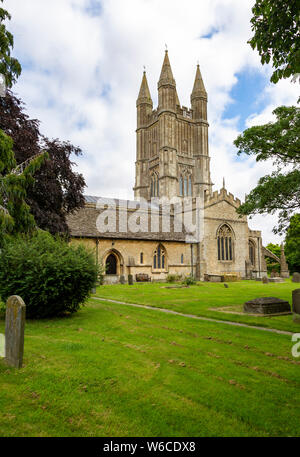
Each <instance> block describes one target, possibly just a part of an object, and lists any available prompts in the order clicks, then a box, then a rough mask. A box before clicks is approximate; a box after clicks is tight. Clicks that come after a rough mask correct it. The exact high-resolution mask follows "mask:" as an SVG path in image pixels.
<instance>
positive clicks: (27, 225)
mask: <svg viewBox="0 0 300 457" xmlns="http://www.w3.org/2000/svg"><path fill="white" fill-rule="evenodd" d="M44 159H45V155H44V154H43V155H40V156H39V157H37V158H35V159H33V160H32V161H31V162H30V163H29V164H28V166H26V168H25V169H24V171H23V172H22V173H21V172H18V173H17V172H15V171H14V168H15V167H16V161H15V157H14V153H13V141H12V139H11V138H10V137H9V136H7V135H6V134H5V133H4V132H3V131H2V130H0V245H2V243H3V238H4V236H5V234H16V233H29V232H31V231H32V230H33V229H34V228H35V221H34V217H33V216H32V214H31V213H30V208H29V206H28V205H27V204H26V202H25V197H26V189H27V188H28V186H29V185H32V183H33V181H34V179H33V175H34V173H35V172H36V170H37V169H38V168H39V167H40V166H41V164H42V162H43V160H44Z"/></svg>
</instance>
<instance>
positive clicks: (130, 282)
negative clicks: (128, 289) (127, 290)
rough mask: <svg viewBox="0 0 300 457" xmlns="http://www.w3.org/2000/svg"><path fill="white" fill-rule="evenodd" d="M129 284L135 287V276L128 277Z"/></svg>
mask: <svg viewBox="0 0 300 457" xmlns="http://www.w3.org/2000/svg"><path fill="white" fill-rule="evenodd" d="M128 284H129V286H132V285H133V275H128Z"/></svg>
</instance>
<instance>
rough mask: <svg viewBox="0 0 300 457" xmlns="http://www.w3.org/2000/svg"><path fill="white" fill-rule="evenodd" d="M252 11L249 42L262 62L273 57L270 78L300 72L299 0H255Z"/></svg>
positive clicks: (274, 79)
mask: <svg viewBox="0 0 300 457" xmlns="http://www.w3.org/2000/svg"><path fill="white" fill-rule="evenodd" d="M252 13H253V17H252V19H251V25H252V27H251V28H252V31H253V32H254V35H253V37H252V38H251V39H250V40H249V43H250V45H251V47H252V49H255V48H256V49H257V50H258V53H259V55H260V57H261V63H262V64H265V63H269V62H270V60H271V59H272V66H273V68H275V71H274V72H273V74H272V76H271V82H273V83H277V82H278V80H279V79H281V78H289V77H290V76H292V75H295V74H297V73H300V8H299V0H256V3H255V5H254V7H253V8H252Z"/></svg>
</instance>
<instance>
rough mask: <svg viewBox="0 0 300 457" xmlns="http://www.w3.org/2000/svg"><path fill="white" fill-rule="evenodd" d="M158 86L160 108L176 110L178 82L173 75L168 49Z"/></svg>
mask: <svg viewBox="0 0 300 457" xmlns="http://www.w3.org/2000/svg"><path fill="white" fill-rule="evenodd" d="M157 88H158V109H159V110H170V111H175V110H176V105H177V103H178V102H179V100H178V95H177V91H176V83H175V79H174V77H173V73H172V68H171V64H170V60H169V55H168V51H167V50H166V51H165V57H164V61H163V65H162V69H161V73H160V78H159V81H158V84H157Z"/></svg>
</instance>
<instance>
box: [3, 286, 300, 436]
mask: <svg viewBox="0 0 300 457" xmlns="http://www.w3.org/2000/svg"><path fill="white" fill-rule="evenodd" d="M159 287H160V286H159V285H154V286H151V285H150V286H145V287H144V286H133V287H132V288H131V291H130V292H129V294H131V295H128V296H127V299H128V300H133V301H139V302H141V301H146V302H150V303H152V304H156V305H159V304H161V303H162V304H163V305H164V306H167V305H168V306H172V304H173V303H177V305H176V306H177V308H176V309H177V310H178V309H179V308H180V309H182V310H185V311H187V310H189V311H190V309H189V308H192V309H193V311H194V310H195V309H199V310H201V306H202V305H201V302H200V301H199V298H197V294H200V293H201V291H202V290H203V291H204V290H206V288H207V286H206V285H205V287H202V288H201V286H198V287H197V286H195V288H191V289H188V290H185V293H188V294H189V295H188V296H189V297H190V298H191V299H192V297H193V301H192V302H190V300H189V299H188V300H187V302H186V303H187V304H186V305H185V304H184V301H183V295H181V291H180V293H179V291H176V292H175V294H176V295H175V297H174V296H173V295H172V297H171V298H168V297H167V295H166V291H167V289H160V288H159ZM210 287H211V290H216V291H217V290H218V289H217V285H211V284H210V285H209V286H208V288H210ZM220 287H221V286H220ZM235 287H237V288H238V287H244V288H246V290H248V291H249V290H251V289H250V285H247V284H242V285H239V284H234V285H231V284H230V289H229V290H230V291H232V290H233V289H234V288H235ZM284 287H286V290H285V289H284V293H283V295H284V294H285V293H288V290H289V291H290V290H291V285H290V284H289V285H287V286H285V285H284ZM247 288H248V289H247ZM151 289H152V290H153V291H154V292H153V301H151V299H150V295H149V294H148V291H150V290H151ZM99 290H101V291H102V292H103V293H104V291H105V293H107V295H110V296H113V297H114V298H122V299H124V295H125V291H126V290H128V288H127V287H126V286H123V288H121V287H118V286H116V287H114V288H109V287H105V288H101V289H99ZM276 290H277V289H276ZM278 290H279V288H278ZM109 291H110V294H109ZM137 291H139V294H137ZM168 293H169V294H170V295H171V293H173V291H172V290H171V291H170V290H169V292H168ZM226 293H227V290H224V291H223V290H222V291H221V292H220V294H219V298H218V300H217V301H214V302H213V305H214V306H216V305H218V304H219V306H221V304H222V305H223V304H224V303H221V297H222V296H224V297H225V296H226ZM252 293H253V294H254V292H253V291H252ZM121 294H122V297H120V295H121ZM207 296H209V294H207ZM216 296H217V297H218V294H216ZM176 297H177V298H176ZM236 297H238V293H236ZM138 298H139V299H138ZM173 299H174V300H175V301H174V302H173ZM160 300H161V301H160ZM197 300H198V301H197ZM229 302H230V300H229V301H227V302H226V303H229ZM211 304H212V303H210V304H206V305H203V307H204V306H207V307H208V306H211ZM218 316H219V314H218ZM0 332H4V321H3V320H2V321H0ZM291 347H292V342H291V338H290V336H288V335H281V334H276V333H270V332H264V331H260V330H255V329H248V328H239V327H231V326H228V325H225V324H217V323H214V322H206V321H197V320H194V319H190V318H185V317H181V316H176V315H167V314H164V313H158V312H156V311H152V310H146V309H138V308H133V307H130V306H126V305H117V304H113V303H109V302H100V301H97V300H90V301H89V303H88V304H87V306H85V307H84V308H82V309H81V310H80V311H79V312H78V313H76V314H75V315H73V316H71V317H68V318H61V319H52V320H44V321H27V323H26V329H25V359H24V364H25V365H24V367H23V368H22V369H21V370H16V369H13V368H8V367H7V366H6V365H5V363H4V361H3V360H1V361H0V383H1V389H0V409H1V416H0V434H1V436H299V435H300V431H299V427H298V424H299V422H300V409H299V402H300V378H299V370H300V361H299V359H295V358H293V357H292V356H291Z"/></svg>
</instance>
